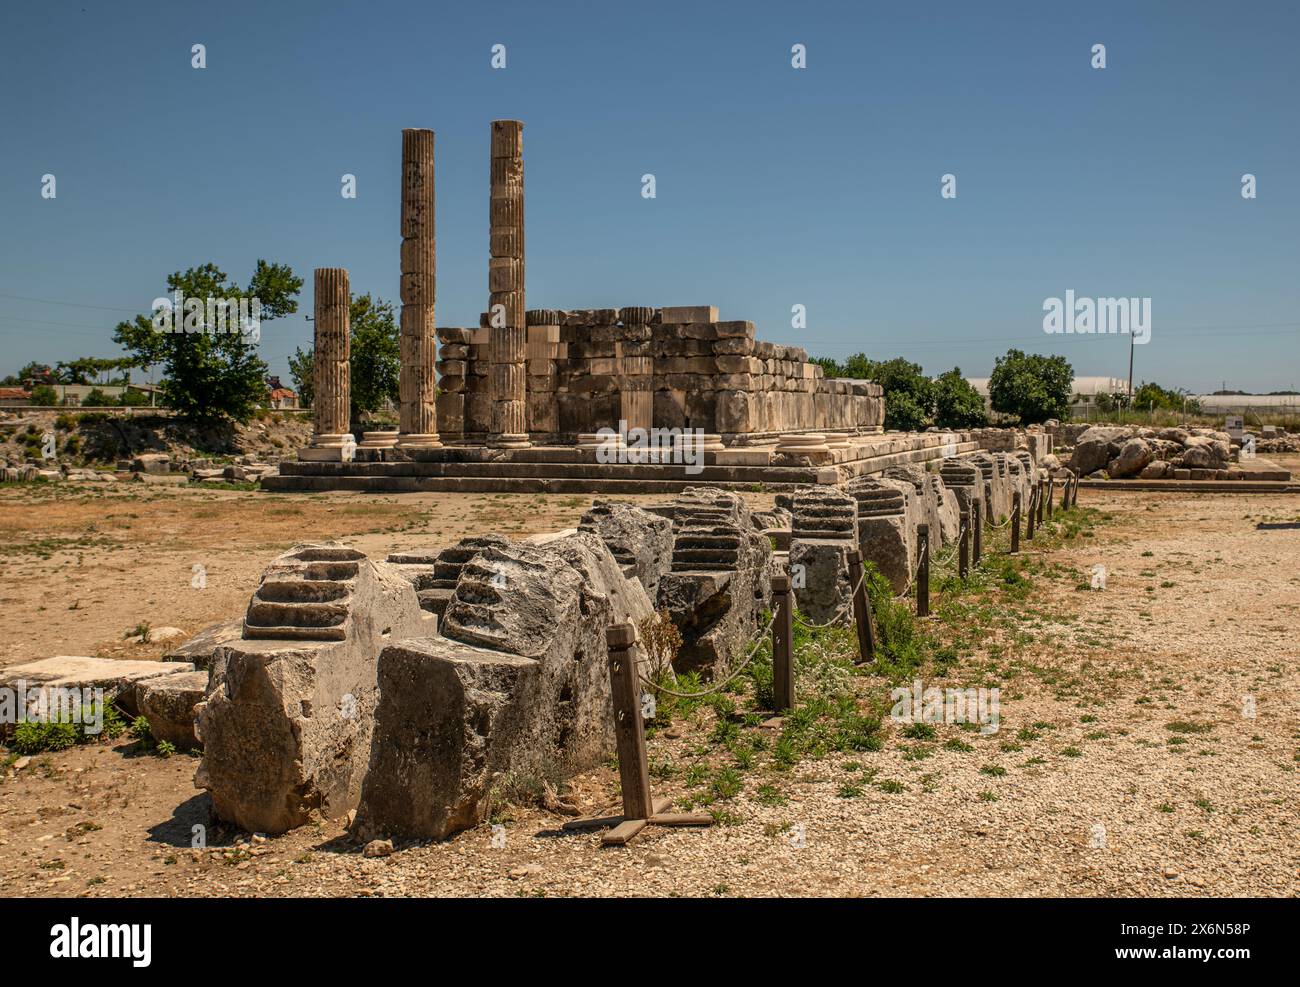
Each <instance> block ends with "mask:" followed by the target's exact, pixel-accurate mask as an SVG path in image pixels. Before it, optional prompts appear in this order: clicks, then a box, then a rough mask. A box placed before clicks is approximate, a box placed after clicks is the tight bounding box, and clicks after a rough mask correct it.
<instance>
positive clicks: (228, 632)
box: [163, 617, 244, 670]
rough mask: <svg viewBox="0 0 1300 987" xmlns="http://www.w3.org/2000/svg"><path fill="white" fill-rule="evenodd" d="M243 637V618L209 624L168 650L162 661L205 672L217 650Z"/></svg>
mask: <svg viewBox="0 0 1300 987" xmlns="http://www.w3.org/2000/svg"><path fill="white" fill-rule="evenodd" d="M243 635H244V618H243V617H235V618H234V619H232V620H223V621H220V622H219V623H216V624H210V625H209V626H207V627H205V628H203V630H201V631H199V632H198V633H197V634H195V635H194V636H193V637H191V638H189V639H188V640H186V641H184V642H183V643H181V644H178V645H177V646H176V647H174V648H170V649H168V651H167V653H166V654H165V655H163V661H183V662H189V663H190V664H191V665H192V666H194V667H195V668H201V669H204V670H206V669H207V668H208V667H209V666H210V665H211V664H212V654H213V652H214V651H216V650H217V648H219V647H221V645H223V644H229V643H230V642H232V641H238V640H239V639H240V638H241V637H243Z"/></svg>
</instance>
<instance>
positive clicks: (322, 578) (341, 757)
mask: <svg viewBox="0 0 1300 987" xmlns="http://www.w3.org/2000/svg"><path fill="white" fill-rule="evenodd" d="M244 620H245V623H244V638H243V639H242V640H240V641H237V642H234V643H232V644H227V645H223V646H221V647H219V648H217V649H216V651H215V653H214V655H213V661H212V668H211V679H210V683H209V689H208V693H207V697H206V699H205V701H204V702H202V703H200V704H199V707H198V712H197V724H198V729H197V733H198V736H199V739H200V740H201V741H202V742H203V744H204V755H203V760H202V762H201V763H200V765H199V769H198V771H197V773H196V775H195V779H194V780H195V785H196V787H199V788H206V789H207V790H208V791H209V792H210V793H211V795H212V807H213V812H214V813H215V814H216V816H217V817H218V818H219V819H224V820H227V821H229V822H233V823H235V824H236V825H238V826H240V827H242V828H244V829H248V830H252V831H255V832H262V833H283V832H285V831H286V830H289V829H292V828H293V827H295V826H299V825H302V824H303V823H305V822H306V821H307V820H308V819H309V818H310V814H311V812H312V811H314V810H319V811H320V812H321V813H322V814H323V815H325V816H326V817H327V818H331V819H333V818H339V817H341V816H344V815H346V814H347V813H348V812H349V811H350V810H352V809H353V808H355V807H356V805H357V801H358V799H359V798H360V794H361V782H362V779H363V777H364V775H365V771H366V766H367V764H368V763H369V760H370V742H371V730H372V727H373V719H374V710H375V705H376V701H377V696H376V679H377V673H376V665H377V659H378V656H379V652H380V650H382V648H383V647H384V646H385V645H386V644H388V643H389V642H390V641H394V640H398V639H399V638H415V637H420V636H422V635H423V634H425V633H430V632H431V631H432V626H433V622H434V618H432V617H430V616H428V615H427V614H425V613H424V611H422V610H421V609H420V606H419V601H418V600H417V599H416V596H415V590H414V588H413V587H412V585H411V583H410V582H409V581H407V580H406V579H405V578H403V577H402V576H401V575H400V574H398V573H397V572H394V571H393V570H392V569H391V568H390V567H389V566H387V565H386V564H383V563H378V564H377V563H374V562H371V561H370V560H368V559H367V558H366V557H365V556H364V555H362V554H361V553H360V552H357V551H355V550H353V549H349V548H346V547H344V546H342V545H339V544H337V543H324V544H316V545H299V546H297V547H295V548H294V549H292V550H291V551H290V552H288V553H286V554H285V555H282V556H280V557H279V558H278V559H276V560H275V562H273V563H272V564H271V565H270V566H269V567H268V569H267V570H266V572H265V573H264V575H263V577H262V582H261V584H260V585H259V586H258V589H257V592H256V593H255V594H254V595H253V598H252V600H251V601H250V603H249V606H248V612H247V614H246V615H245V619H244Z"/></svg>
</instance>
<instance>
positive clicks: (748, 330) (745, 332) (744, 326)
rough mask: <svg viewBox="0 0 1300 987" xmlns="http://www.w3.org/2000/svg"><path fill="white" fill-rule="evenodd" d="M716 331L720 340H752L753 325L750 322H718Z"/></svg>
mask: <svg viewBox="0 0 1300 987" xmlns="http://www.w3.org/2000/svg"><path fill="white" fill-rule="evenodd" d="M717 330H718V337H719V338H720V339H725V338H728V337H746V338H749V339H753V338H754V323H752V322H743V321H742V322H719V323H718V324H717Z"/></svg>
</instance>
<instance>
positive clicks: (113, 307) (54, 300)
mask: <svg viewBox="0 0 1300 987" xmlns="http://www.w3.org/2000/svg"><path fill="white" fill-rule="evenodd" d="M0 298H13V299H16V300H18V301H20V302H43V303H44V304H46V305H68V306H71V307H72V308H103V309H108V310H109V311H112V312H138V311H139V309H134V308H123V307H122V306H120V305H91V304H89V303H88V302H62V301H59V300H58V299H57V298H33V297H32V296H30V295H5V294H0Z"/></svg>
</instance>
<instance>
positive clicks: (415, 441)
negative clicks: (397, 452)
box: [397, 432, 442, 449]
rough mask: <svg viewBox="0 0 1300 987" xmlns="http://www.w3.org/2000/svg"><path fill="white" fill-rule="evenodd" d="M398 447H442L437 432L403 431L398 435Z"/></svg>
mask: <svg viewBox="0 0 1300 987" xmlns="http://www.w3.org/2000/svg"><path fill="white" fill-rule="evenodd" d="M397 448H398V449H441V448H442V439H440V438H439V437H438V433H437V432H403V433H401V434H400V435H398V437H397Z"/></svg>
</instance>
